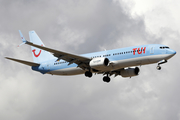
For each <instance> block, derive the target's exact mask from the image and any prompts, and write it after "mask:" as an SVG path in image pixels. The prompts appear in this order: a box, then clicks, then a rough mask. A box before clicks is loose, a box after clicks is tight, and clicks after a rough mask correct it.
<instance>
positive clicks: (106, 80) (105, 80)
mask: <svg viewBox="0 0 180 120" xmlns="http://www.w3.org/2000/svg"><path fill="white" fill-rule="evenodd" d="M103 81H104V82H107V83H108V82H110V81H111V79H110V77H109V76H108V74H107V76H104V77H103Z"/></svg>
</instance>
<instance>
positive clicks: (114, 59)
mask: <svg viewBox="0 0 180 120" xmlns="http://www.w3.org/2000/svg"><path fill="white" fill-rule="evenodd" d="M19 33H20V36H21V39H22V44H20V45H19V46H21V45H23V44H27V45H29V46H31V50H32V56H33V61H34V62H29V61H25V60H20V59H14V58H10V57H5V58H6V59H9V60H13V61H16V62H19V63H22V64H25V65H28V66H31V68H32V70H34V71H38V72H40V73H42V74H51V75H65V76H70V75H78V74H84V75H85V76H86V77H89V78H91V77H92V75H93V73H94V74H103V76H104V77H103V81H104V82H107V83H108V82H110V76H112V75H114V76H115V77H116V76H118V75H120V76H122V77H130V78H131V77H134V76H137V75H138V74H139V72H140V69H139V67H137V66H142V65H147V64H153V63H157V70H161V66H160V65H161V64H164V63H166V62H167V60H169V59H170V58H171V57H173V56H174V55H175V54H176V51H175V50H173V49H170V48H169V47H168V46H166V45H161V44H148V45H140V46H132V47H126V48H119V49H113V50H106V51H100V52H94V53H88V54H82V55H76V54H72V53H68V52H63V51H59V50H55V49H52V48H49V47H45V45H44V44H43V42H42V41H41V39H40V38H39V36H38V35H37V34H36V32H35V31H29V38H30V41H27V40H26V39H25V38H24V37H23V34H22V33H21V31H20V30H19Z"/></svg>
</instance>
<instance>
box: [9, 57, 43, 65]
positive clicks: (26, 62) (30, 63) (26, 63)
mask: <svg viewBox="0 0 180 120" xmlns="http://www.w3.org/2000/svg"><path fill="white" fill-rule="evenodd" d="M5 58H6V59H9V60H13V61H16V62H19V63H22V64H25V65H28V66H39V65H40V64H38V63H34V62H28V61H24V60H19V59H14V58H9V57H5Z"/></svg>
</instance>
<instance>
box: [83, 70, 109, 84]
mask: <svg viewBox="0 0 180 120" xmlns="http://www.w3.org/2000/svg"><path fill="white" fill-rule="evenodd" d="M85 76H86V77H89V78H91V77H92V72H90V71H86V72H85ZM103 81H104V82H107V83H108V82H110V81H111V79H110V77H109V76H108V74H107V76H104V77H103Z"/></svg>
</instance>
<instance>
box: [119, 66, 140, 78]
mask: <svg viewBox="0 0 180 120" xmlns="http://www.w3.org/2000/svg"><path fill="white" fill-rule="evenodd" d="M139 71H140V70H139V68H138V67H136V68H128V69H124V70H121V76H122V77H133V76H137V75H138V73H139Z"/></svg>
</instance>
